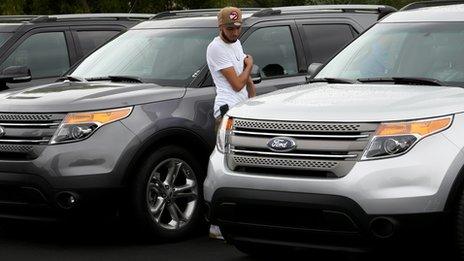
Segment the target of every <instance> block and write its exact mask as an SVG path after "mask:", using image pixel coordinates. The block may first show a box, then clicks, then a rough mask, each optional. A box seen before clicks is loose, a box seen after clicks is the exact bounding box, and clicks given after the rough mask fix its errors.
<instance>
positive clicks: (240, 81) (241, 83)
mask: <svg viewBox="0 0 464 261" xmlns="http://www.w3.org/2000/svg"><path fill="white" fill-rule="evenodd" d="M244 63H245V68H244V69H243V72H242V73H241V74H240V75H238V76H237V73H236V72H235V69H234V67H227V68H224V69H222V70H221V73H222V75H224V77H225V78H226V79H227V81H228V82H229V83H230V85H231V86H232V89H234V91H236V92H239V91H241V90H242V89H243V87H245V86H247V85H248V80H249V79H250V74H251V69H252V68H253V58H252V57H251V56H250V55H248V56H247V57H246V58H245V60H244Z"/></svg>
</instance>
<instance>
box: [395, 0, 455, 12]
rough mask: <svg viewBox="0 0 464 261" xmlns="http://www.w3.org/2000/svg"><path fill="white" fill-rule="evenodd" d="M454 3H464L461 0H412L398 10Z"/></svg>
mask: <svg viewBox="0 0 464 261" xmlns="http://www.w3.org/2000/svg"><path fill="white" fill-rule="evenodd" d="M455 4H464V2H463V1H462V0H461V1H449V0H440V1H422V2H414V3H410V4H408V5H406V6H404V7H403V8H401V9H400V11H408V10H414V9H420V8H425V7H434V6H445V5H455Z"/></svg>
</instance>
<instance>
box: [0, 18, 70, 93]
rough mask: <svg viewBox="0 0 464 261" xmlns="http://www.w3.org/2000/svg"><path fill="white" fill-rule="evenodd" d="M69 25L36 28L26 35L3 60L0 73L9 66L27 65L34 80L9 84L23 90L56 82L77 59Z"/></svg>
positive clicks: (13, 87) (10, 49)
mask: <svg viewBox="0 0 464 261" xmlns="http://www.w3.org/2000/svg"><path fill="white" fill-rule="evenodd" d="M71 46H72V39H71V36H70V33H69V28H68V27H67V26H63V27H46V28H36V29H33V30H31V31H28V32H27V33H25V34H24V35H23V36H21V38H20V39H19V40H18V41H17V42H16V43H15V44H14V45H12V46H11V48H9V50H8V51H7V53H6V54H5V55H4V56H3V57H2V59H1V60H0V71H2V70H3V69H5V68H7V67H10V66H26V67H28V68H29V69H30V70H31V74H32V80H31V81H30V82H26V83H16V84H8V86H9V87H10V89H13V90H14V89H20V88H25V87H29V86H36V85H40V84H46V83H50V82H53V81H55V80H56V79H57V78H58V77H59V76H60V75H61V74H62V73H64V72H65V71H66V70H68V68H69V67H70V65H71V64H72V62H73V61H75V60H76V57H75V53H74V50H73V49H72V48H68V47H71Z"/></svg>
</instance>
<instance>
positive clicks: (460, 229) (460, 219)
mask: <svg viewBox="0 0 464 261" xmlns="http://www.w3.org/2000/svg"><path fill="white" fill-rule="evenodd" d="M454 216H455V220H454V221H455V222H454V224H455V230H454V231H455V238H456V250H457V251H456V254H457V257H458V259H459V260H464V192H461V196H460V198H459V200H458V202H457V206H456V212H455V215H454Z"/></svg>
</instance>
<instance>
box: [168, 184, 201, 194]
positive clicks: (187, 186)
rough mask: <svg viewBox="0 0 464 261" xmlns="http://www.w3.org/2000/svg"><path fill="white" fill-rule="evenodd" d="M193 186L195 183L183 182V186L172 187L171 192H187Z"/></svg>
mask: <svg viewBox="0 0 464 261" xmlns="http://www.w3.org/2000/svg"><path fill="white" fill-rule="evenodd" d="M195 187H196V184H195V183H191V184H185V185H183V186H179V187H174V188H173V193H174V195H177V194H180V193H185V192H188V191H190V190H192V189H194V188H195Z"/></svg>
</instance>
